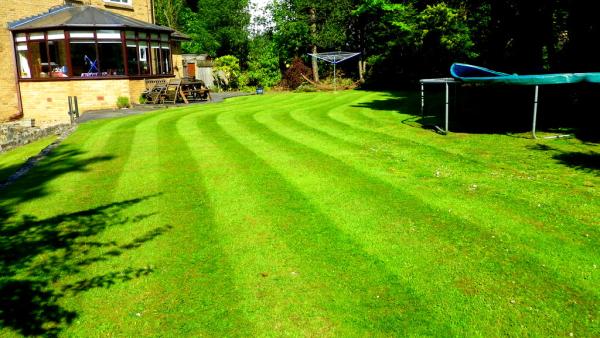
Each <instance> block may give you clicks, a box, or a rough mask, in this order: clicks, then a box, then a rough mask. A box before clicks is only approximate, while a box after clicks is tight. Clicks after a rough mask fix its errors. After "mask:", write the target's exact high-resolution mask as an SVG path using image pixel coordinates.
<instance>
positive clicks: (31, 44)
mask: <svg viewBox="0 0 600 338" xmlns="http://www.w3.org/2000/svg"><path fill="white" fill-rule="evenodd" d="M153 14H154V13H153V6H152V0H3V1H2V6H0V21H2V22H1V25H0V55H1V61H0V121H3V120H9V119H15V118H25V119H35V120H36V122H37V121H40V122H41V123H44V122H45V123H48V124H52V123H63V122H66V121H68V120H69V116H68V114H67V112H68V109H69V108H68V107H69V106H68V97H69V96H77V99H78V104H79V109H80V111H82V112H84V111H86V110H91V109H102V108H114V107H115V106H116V101H117V98H118V97H119V96H125V97H129V99H130V101H131V102H138V98H139V96H140V94H141V92H142V91H143V90H144V88H145V86H144V79H146V78H170V77H175V76H176V75H178V74H179V73H180V70H179V67H181V65H182V61H181V52H180V48H179V46H180V41H181V40H182V39H183V38H182V35H181V34H180V33H178V32H176V31H174V30H173V29H171V28H168V27H163V26H159V25H155V24H153V21H154V20H153V16H154V15H153ZM178 65H179V66H178Z"/></svg>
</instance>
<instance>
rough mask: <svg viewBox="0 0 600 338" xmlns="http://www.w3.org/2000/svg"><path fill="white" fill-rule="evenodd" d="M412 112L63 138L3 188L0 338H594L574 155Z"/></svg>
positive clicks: (591, 219)
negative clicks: (427, 121)
mask: <svg viewBox="0 0 600 338" xmlns="http://www.w3.org/2000/svg"><path fill="white" fill-rule="evenodd" d="M416 98H417V97H416V96H415V95H414V94H413V93H382V92H367V91H343V92H337V93H304V94H273V95H265V96H253V97H239V98H235V99H230V100H227V101H226V102H224V103H221V104H214V105H198V106H196V105H190V106H187V107H183V108H176V109H172V108H171V109H167V110H164V111H158V112H153V113H147V114H143V115H139V116H132V117H128V118H123V119H114V120H104V121H92V122H89V123H86V124H83V125H81V126H80V128H79V129H78V131H77V132H75V133H74V134H73V135H72V136H70V137H69V138H68V139H67V140H65V142H64V143H63V144H62V145H61V146H59V147H58V148H57V149H56V151H55V152H53V153H52V154H51V155H50V156H49V157H48V158H46V159H44V160H43V161H42V162H41V163H40V165H39V166H38V167H36V168H35V169H34V170H32V172H30V173H29V174H28V175H27V176H25V177H24V178H23V179H22V180H21V181H19V182H17V183H16V184H15V185H14V186H11V187H10V188H9V189H7V190H6V191H4V192H1V194H2V196H1V197H2V198H1V200H0V221H2V223H3V224H4V225H3V227H2V228H1V229H0V232H1V233H0V234H1V235H2V238H4V239H3V240H2V241H0V257H1V258H2V265H1V266H0V268H1V271H0V272H1V273H2V274H1V276H2V278H3V279H2V280H1V281H0V283H1V284H0V298H1V299H2V300H3V301H7V302H9V305H10V304H13V303H12V302H16V301H15V298H14V297H13V298H6V297H7V296H6V295H7V294H8V293H7V291H6V290H14V289H15V285H17V286H18V288H19V289H18V290H19V293H18V294H19V295H21V296H20V297H23V298H24V299H18V298H17V300H18V301H19V303H22V304H28V305H27V306H28V307H27V306H26V307H24V308H23V309H21V307H22V306H21V307H19V310H18V311H17V312H16V313H17V315H15V314H11V315H10V316H9V314H8V313H7V312H2V311H1V310H0V326H1V328H0V335H4V334H13V333H20V334H24V335H31V334H49V335H52V334H64V335H68V336H89V335H93V336H95V335H123V336H281V335H291V336H317V335H318V336H365V335H373V336H407V335H409V336H423V335H428V336H431V335H434V336H467V335H468V336H471V335H477V336H480V335H485V336H498V335H509V336H520V335H570V334H571V333H573V334H574V335H579V336H596V335H600V324H599V320H600V318H599V317H600V313H599V312H600V292H599V289H598V287H597V285H600V273H599V271H600V269H599V265H600V241H598V238H600V228H599V226H600V221H599V220H600V199H599V198H598V197H599V196H598V195H599V194H598V191H597V186H598V185H599V184H600V179H599V176H598V175H597V171H595V170H596V169H594V167H593V166H591V167H581V166H579V167H573V166H567V165H565V164H564V163H561V162H560V161H559V160H557V159H559V158H563V157H560V156H561V154H569V153H573V154H584V155H585V154H591V155H592V156H593V155H594V154H595V153H594V152H595V150H594V147H593V145H586V144H583V143H581V142H578V141H577V140H554V141H538V143H534V142H532V141H531V140H525V139H519V138H511V137H506V136H502V135H467V134H450V135H449V136H446V137H442V136H439V135H436V134H434V133H431V132H430V131H427V130H425V129H422V128H419V127H418V124H417V122H415V121H416V117H415V116H413V115H411V114H410V113H412V112H414V108H415V107H416V105H415V104H416V103H417V100H416ZM499 145H500V146H499ZM578 156H582V155H578ZM20 247H23V248H35V250H29V251H30V252H28V251H27V250H24V249H19V248H20ZM11 294H14V291H12V293H11ZM27 295H32V297H33V296H34V295H35V297H36V298H35V299H34V298H32V299H28V298H27V297H28V296H27ZM5 308H6V307H5ZM19 311H20V312H19ZM40 313H52V315H49V314H46V315H40ZM10 318H19V319H21V321H14V320H11V319H10ZM26 320H28V321H26ZM25 322H27V323H28V324H23V323H25Z"/></svg>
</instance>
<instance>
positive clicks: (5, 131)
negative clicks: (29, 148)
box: [0, 123, 71, 153]
mask: <svg viewBox="0 0 600 338" xmlns="http://www.w3.org/2000/svg"><path fill="white" fill-rule="evenodd" d="M69 128H71V125H70V124H58V125H53V126H47V127H26V126H23V125H21V124H19V123H4V124H0V153H2V152H4V151H7V150H9V149H12V148H15V147H18V146H22V145H25V144H28V143H31V142H33V141H36V140H39V139H41V138H43V137H46V136H49V135H53V134H55V135H59V134H62V133H63V132H65V131H66V130H68V129H69Z"/></svg>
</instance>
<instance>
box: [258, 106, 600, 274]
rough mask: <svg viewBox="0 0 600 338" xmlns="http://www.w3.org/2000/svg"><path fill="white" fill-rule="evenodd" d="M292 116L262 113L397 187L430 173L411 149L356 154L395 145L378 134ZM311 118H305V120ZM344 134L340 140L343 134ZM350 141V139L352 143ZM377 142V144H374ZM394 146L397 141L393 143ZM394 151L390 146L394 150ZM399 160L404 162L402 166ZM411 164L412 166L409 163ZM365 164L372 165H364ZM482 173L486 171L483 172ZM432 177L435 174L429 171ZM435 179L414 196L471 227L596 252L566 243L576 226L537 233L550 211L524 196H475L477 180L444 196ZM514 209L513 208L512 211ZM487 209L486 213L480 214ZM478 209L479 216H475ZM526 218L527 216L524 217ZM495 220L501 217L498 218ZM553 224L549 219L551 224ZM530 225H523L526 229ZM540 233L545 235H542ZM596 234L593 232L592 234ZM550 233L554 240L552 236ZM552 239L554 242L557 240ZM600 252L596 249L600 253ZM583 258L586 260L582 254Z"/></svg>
mask: <svg viewBox="0 0 600 338" xmlns="http://www.w3.org/2000/svg"><path fill="white" fill-rule="evenodd" d="M289 115H292V116H294V115H299V114H297V113H296V112H295V111H291V112H290V113H289ZM289 115H288V114H282V113H271V114H259V115H257V117H258V119H259V120H261V121H262V122H264V123H266V124H268V125H269V126H271V129H272V130H281V131H282V133H285V134H286V135H290V137H291V138H293V139H294V140H295V141H297V142H299V143H302V144H304V145H306V146H309V147H313V148H314V149H316V150H318V151H321V152H325V153H327V154H334V155H333V156H334V157H335V158H337V159H339V160H341V161H343V162H344V163H347V164H348V165H351V166H352V167H354V168H361V167H366V168H377V169H378V170H375V171H374V170H369V169H368V170H366V171H365V170H362V169H361V170H362V172H364V173H365V174H367V175H371V176H374V177H378V178H380V179H382V180H384V181H386V182H388V183H390V184H392V185H394V186H396V187H403V186H404V185H406V184H412V185H414V184H415V182H414V176H418V175H420V174H421V173H423V172H425V173H428V172H430V171H431V167H432V166H431V162H432V161H431V160H423V159H421V158H420V152H421V150H419V149H415V150H412V151H411V150H408V151H405V153H403V154H402V155H401V156H402V157H401V159H397V156H395V155H396V154H393V153H392V154H389V155H388V154H385V153H384V154H383V155H384V156H381V155H379V156H371V154H369V155H367V156H356V154H361V153H367V152H368V151H367V150H366V149H372V147H375V145H374V144H377V143H379V144H386V145H387V146H390V145H389V144H390V143H389V142H390V141H388V140H386V139H384V138H381V137H380V136H379V135H376V134H370V135H369V134H368V133H364V132H360V133H358V135H357V134H355V133H349V132H348V131H347V130H339V131H337V132H336V133H335V134H334V133H333V132H331V131H330V132H329V133H324V132H322V131H321V130H320V129H321V128H320V127H317V126H316V125H313V124H312V123H311V124H304V123H301V122H299V117H296V118H291V119H290V118H289V117H290V116H289ZM302 119H303V120H306V118H302ZM324 124H325V123H320V124H319V126H323V125H324ZM338 135H339V136H338ZM349 140H351V141H349ZM371 142H372V143H371ZM393 144H394V145H395V142H393ZM395 146H396V147H398V148H404V149H406V148H407V147H402V144H398V145H395ZM390 147H391V146H390ZM388 156H394V157H395V158H394V159H393V160H391V161H390V159H389V158H388ZM396 161H400V162H401V163H398V162H396ZM442 161H444V162H445V161H450V158H442ZM386 162H387V163H389V166H390V168H393V169H395V170H394V171H390V170H385V169H386V168H384V167H383V168H382V166H381V163H386ZM407 162H408V163H407ZM365 164H367V165H366V166H365ZM478 170H480V171H481V172H483V171H484V168H480V169H478ZM398 172H401V173H402V174H401V177H398V175H396V173H398ZM428 176H429V177H430V178H433V177H434V175H433V174H432V173H431V174H429V173H428ZM431 181H432V180H431V179H429V180H424V182H423V185H422V187H423V189H413V192H412V193H411V194H413V195H418V196H419V198H420V199H423V200H424V201H426V202H427V203H429V204H432V205H436V206H437V208H438V209H439V211H441V212H443V211H444V210H448V209H455V210H457V211H456V212H458V214H459V215H460V217H462V218H465V219H469V221H470V222H472V223H477V224H481V225H482V226H484V225H485V226H486V227H489V228H490V229H497V230H496V231H497V232H505V231H509V233H511V234H513V235H517V236H519V237H520V238H521V240H522V241H523V242H525V243H528V244H529V245H532V246H540V247H544V246H545V247H547V246H554V247H555V248H556V250H561V249H564V246H565V245H570V246H571V249H578V250H580V251H581V252H582V253H587V252H589V250H590V249H592V250H593V251H594V245H596V244H597V243H593V242H590V241H586V240H585V239H584V238H581V239H580V240H578V241H575V242H571V243H567V242H565V240H564V238H565V234H566V233H571V232H572V231H573V230H574V229H573V228H564V227H561V228H558V227H552V228H549V227H546V228H540V229H537V230H538V231H535V232H532V231H531V230H530V229H529V228H530V227H532V224H536V223H538V222H539V221H538V220H539V219H540V218H547V217H548V213H547V212H545V211H544V210H543V209H541V208H538V207H537V205H533V203H531V201H529V200H524V199H522V198H520V197H515V196H504V195H498V194H495V193H494V192H486V191H481V188H480V189H479V191H477V193H470V192H468V191H467V187H468V186H469V184H471V182H473V178H471V179H470V180H460V181H457V183H456V187H457V189H456V190H454V191H448V192H445V194H446V195H447V196H445V197H441V196H439V194H438V193H437V192H436V189H431V188H430V186H431V185H432V182H431ZM461 199H463V200H464V199H469V200H470V202H469V204H468V205H466V206H464V207H463V209H462V210H461V209H460V208H457V205H455V204H451V203H447V202H446V201H448V200H451V201H455V200H461ZM509 206H511V207H509ZM482 210H483V212H481V211H482ZM476 211H478V212H476ZM498 215H500V216H501V217H500V219H501V220H502V222H501V223H499V222H498V221H497V218H498ZM525 215H527V216H526V217H524V216H525ZM494 216H496V217H494ZM572 221H573V219H572V217H571V216H569V215H564V214H556V215H554V218H553V219H552V220H550V222H553V223H561V222H568V223H570V224H572V223H573V222H572ZM547 222H548V221H547ZM525 224H526V225H528V227H523V225H525ZM587 228H588V226H587V224H585V223H579V224H578V227H576V228H575V229H577V230H578V231H586V232H588V233H589V232H590V230H589V229H587ZM539 230H541V231H539ZM591 233H594V231H593V230H592V231H591ZM548 235H550V237H548ZM552 239H554V240H553V241H552ZM596 251H597V250H596ZM581 257H584V256H583V255H582V256H581ZM593 259H594V258H592V257H586V259H585V261H571V262H570V264H573V265H575V266H576V265H578V264H583V263H585V264H587V263H589V262H590V261H592V260H593ZM556 263H557V265H559V263H560V264H564V262H556Z"/></svg>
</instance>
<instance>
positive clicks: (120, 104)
mask: <svg viewBox="0 0 600 338" xmlns="http://www.w3.org/2000/svg"><path fill="white" fill-rule="evenodd" d="M130 106H131V105H130V104H129V98H128V97H126V96H119V97H117V108H119V109H122V108H129V107H130Z"/></svg>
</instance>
